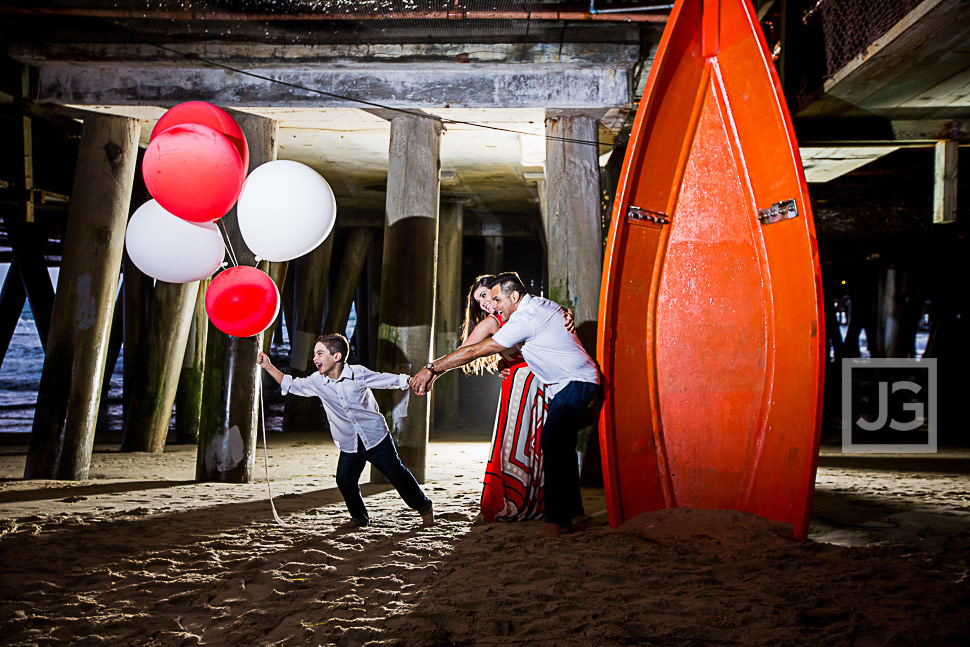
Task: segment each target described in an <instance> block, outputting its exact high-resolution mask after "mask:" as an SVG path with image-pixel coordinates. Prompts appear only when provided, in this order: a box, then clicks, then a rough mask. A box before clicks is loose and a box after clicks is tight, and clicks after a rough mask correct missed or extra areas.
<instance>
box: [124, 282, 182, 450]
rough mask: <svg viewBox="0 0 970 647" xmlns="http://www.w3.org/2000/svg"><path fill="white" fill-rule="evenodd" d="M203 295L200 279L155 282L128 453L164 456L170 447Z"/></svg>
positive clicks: (128, 424)
mask: <svg viewBox="0 0 970 647" xmlns="http://www.w3.org/2000/svg"><path fill="white" fill-rule="evenodd" d="M198 294H199V281H193V282H191V283H166V282H164V281H158V282H157V283H156V285H155V291H154V292H153V293H152V304H151V307H150V308H149V310H148V330H147V334H146V336H145V340H144V341H145V343H144V344H143V350H142V351H141V352H139V353H138V354H137V357H138V365H137V366H136V367H135V381H134V385H133V386H134V391H133V397H132V399H131V402H130V403H129V406H128V412H127V414H126V415H125V429H124V434H123V436H122V438H121V451H123V452H153V453H156V454H158V453H161V452H162V451H163V450H164V449H165V439H166V438H167V436H168V427H169V423H170V422H171V418H172V406H173V405H174V404H175V391H176V389H177V388H178V382H179V375H180V372H181V368H182V364H183V359H184V357H185V346H186V342H187V341H188V338H189V330H190V329H191V327H192V320H193V318H194V316H195V311H196V302H197V296H198Z"/></svg>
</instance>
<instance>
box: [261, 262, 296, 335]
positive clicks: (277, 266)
mask: <svg viewBox="0 0 970 647" xmlns="http://www.w3.org/2000/svg"><path fill="white" fill-rule="evenodd" d="M289 268H290V262H289V261H283V262H282V263H275V262H270V261H260V262H259V269H261V270H263V271H264V272H266V274H268V275H269V278H271V279H273V283H275V284H276V287H277V288H278V289H279V290H280V300H281V302H282V297H283V294H282V292H283V286H284V285H285V283H286V273H287V272H288V271H289ZM282 322H283V308H282V307H280V314H279V315H278V316H277V317H276V321H274V322H273V323H272V325H270V327H269V328H268V329H267V330H266V332H265V333H263V352H264V353H269V347H270V346H271V345H272V344H273V339H274V338H275V337H276V334H277V330H276V328H277V325H281V324H282ZM280 339H282V336H281V337H280Z"/></svg>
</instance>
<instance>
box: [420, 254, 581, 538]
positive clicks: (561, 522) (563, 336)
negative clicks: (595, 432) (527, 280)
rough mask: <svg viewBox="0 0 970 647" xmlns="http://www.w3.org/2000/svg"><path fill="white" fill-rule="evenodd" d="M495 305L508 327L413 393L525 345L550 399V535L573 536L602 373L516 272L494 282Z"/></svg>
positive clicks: (424, 373)
mask: <svg viewBox="0 0 970 647" xmlns="http://www.w3.org/2000/svg"><path fill="white" fill-rule="evenodd" d="M492 301H493V303H494V304H495V311H496V312H497V313H498V314H499V316H501V317H502V320H503V321H505V322H506V323H505V325H503V326H502V328H501V329H499V331H498V332H496V333H495V334H494V335H493V336H492V337H491V338H489V339H485V340H483V341H480V342H478V343H477V344H472V345H469V346H463V347H462V348H459V349H458V350H456V351H454V352H451V353H449V354H448V355H445V356H444V357H442V358H439V359H436V360H434V361H433V362H428V364H427V365H426V366H425V367H424V368H423V369H421V370H420V371H418V373H417V374H416V375H415V376H414V377H413V378H411V388H412V389H413V390H414V393H415V394H416V395H424V394H425V393H427V391H428V389H429V387H430V384H431V381H432V380H433V379H434V377H435V376H436V375H440V374H441V373H444V372H445V371H449V370H451V369H453V368H457V367H459V366H463V365H465V364H467V363H469V362H471V361H473V360H475V359H478V358H479V357H486V356H488V355H492V354H493V353H498V352H501V351H504V350H507V349H509V348H512V347H513V346H516V345H518V344H521V352H522V355H523V357H525V361H526V362H527V363H528V364H529V368H531V369H532V372H533V373H535V374H536V376H537V377H538V378H539V379H540V380H542V382H543V383H544V384H545V385H546V393H547V395H548V396H549V397H550V398H551V399H552V402H551V403H550V404H549V411H548V413H547V414H546V421H545V424H544V425H543V428H542V452H543V460H544V461H545V472H546V474H545V476H546V482H545V499H546V521H548V522H550V523H551V524H554V525H553V526H549V528H550V531H549V532H550V533H559V532H569V531H570V530H571V529H572V521H571V520H572V518H573V517H574V516H578V515H582V514H583V509H582V499H581V497H580V493H579V469H578V466H577V464H576V436H577V434H578V432H579V429H580V427H581V426H582V424H583V418H584V416H583V415H582V414H583V412H584V411H585V409H586V408H587V407H589V405H590V403H592V402H594V401H595V402H597V403H598V402H599V395H600V385H599V369H597V367H596V364H595V363H594V362H593V360H592V358H590V356H589V355H588V354H587V353H586V351H585V350H584V349H583V347H582V346H581V345H580V343H579V339H577V338H576V334H575V333H574V332H570V331H568V330H567V329H566V328H565V327H564V326H563V325H562V309H561V308H560V307H559V306H558V305H557V304H556V303H555V302H553V301H550V300H549V299H543V298H542V297H536V296H532V295H530V294H529V293H528V292H526V289H525V287H524V286H523V285H522V281H521V280H520V279H519V275H518V274H516V273H515V272H506V273H504V274H499V275H498V276H497V277H495V280H494V281H493V287H492Z"/></svg>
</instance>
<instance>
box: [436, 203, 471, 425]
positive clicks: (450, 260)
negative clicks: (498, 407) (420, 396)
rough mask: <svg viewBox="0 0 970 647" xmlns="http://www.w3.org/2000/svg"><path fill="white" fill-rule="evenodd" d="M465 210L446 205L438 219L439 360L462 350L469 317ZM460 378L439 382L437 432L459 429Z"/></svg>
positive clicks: (450, 376) (458, 205) (451, 376)
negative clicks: (464, 277) (460, 332)
mask: <svg viewBox="0 0 970 647" xmlns="http://www.w3.org/2000/svg"><path fill="white" fill-rule="evenodd" d="M462 210H463V208H462V203H461V202H446V203H444V204H443V205H442V206H441V215H440V218H439V220H438V268H437V272H436V275H437V281H438V289H437V292H436V298H437V301H436V303H435V353H434V355H435V357H441V356H442V355H445V354H447V353H450V352H451V351H453V350H454V349H455V348H457V347H458V330H459V328H460V327H461V320H462V317H463V316H464V314H465V313H464V309H463V306H464V304H463V303H462V297H463V296H464V295H463V294H462V292H463V290H462V285H461V255H462V249H461V247H462V245H461V243H462V238H461V230H462V221H463V220H464V218H463V213H462ZM459 376H460V372H459V371H451V372H450V373H446V374H444V375H442V376H441V377H440V378H438V379H437V380H436V381H435V384H434V389H433V390H432V392H431V398H432V400H431V403H432V407H433V410H434V428H435V430H436V431H451V430H453V429H454V428H455V427H456V426H457V425H456V423H457V421H458V379H459Z"/></svg>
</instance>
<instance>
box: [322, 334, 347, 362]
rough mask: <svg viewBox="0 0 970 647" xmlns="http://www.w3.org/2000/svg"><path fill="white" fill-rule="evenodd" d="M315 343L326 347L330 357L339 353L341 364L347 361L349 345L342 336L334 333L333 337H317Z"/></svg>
mask: <svg viewBox="0 0 970 647" xmlns="http://www.w3.org/2000/svg"><path fill="white" fill-rule="evenodd" d="M317 343H318V344H323V345H324V346H326V347H327V350H328V351H330V354H331V355H336V354H337V353H340V354H341V355H340V361H341V362H346V361H347V355H349V354H350V344H349V343H348V342H347V338H346V337H344V336H343V335H339V334H336V333H335V334H333V335H321V336H320V337H317Z"/></svg>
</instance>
